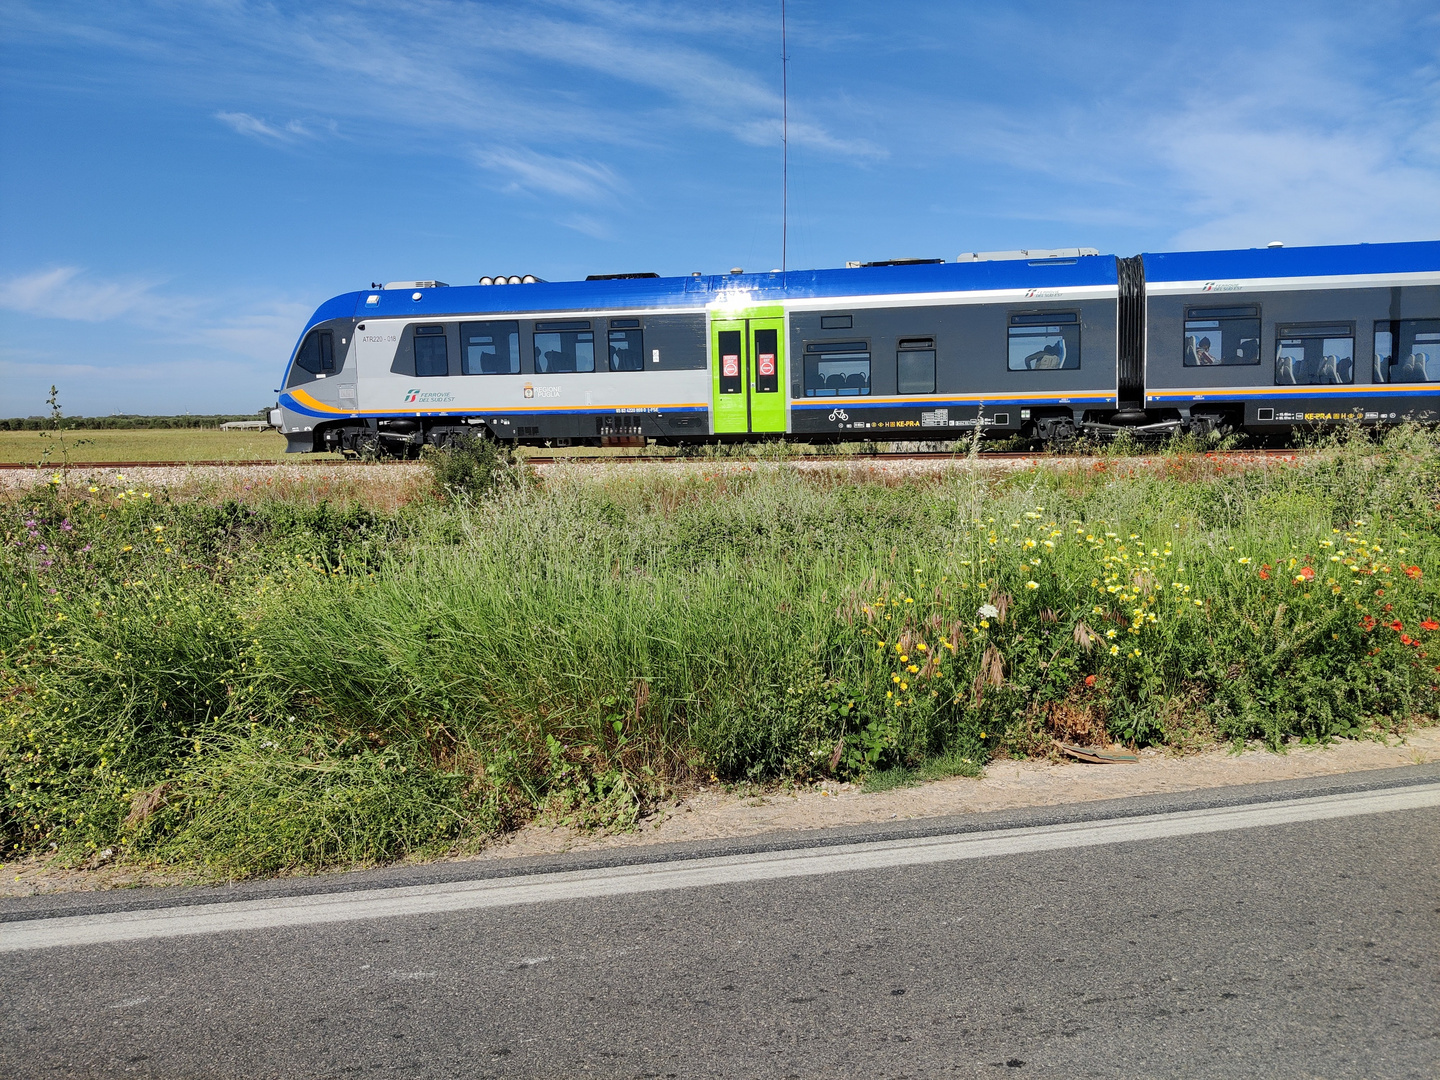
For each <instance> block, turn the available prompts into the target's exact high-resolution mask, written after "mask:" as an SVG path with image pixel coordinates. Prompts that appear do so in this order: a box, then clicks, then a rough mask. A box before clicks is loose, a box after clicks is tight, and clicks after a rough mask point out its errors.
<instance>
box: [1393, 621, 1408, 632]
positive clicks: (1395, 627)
mask: <svg viewBox="0 0 1440 1080" xmlns="http://www.w3.org/2000/svg"><path fill="white" fill-rule="evenodd" d="M1390 629H1391V630H1394V631H1395V632H1396V633H1397V634H1398V633H1399V632H1400V631H1401V630H1404V629H1405V624H1404V623H1402V622H1401V621H1400V620H1399V619H1396V620H1395V621H1394V622H1392V623H1391V624H1390Z"/></svg>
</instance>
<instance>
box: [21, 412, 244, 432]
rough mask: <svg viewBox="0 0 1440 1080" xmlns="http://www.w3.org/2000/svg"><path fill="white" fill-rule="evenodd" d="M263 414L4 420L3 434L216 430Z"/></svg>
mask: <svg viewBox="0 0 1440 1080" xmlns="http://www.w3.org/2000/svg"><path fill="white" fill-rule="evenodd" d="M267 411H268V410H265V409H262V410H260V412H259V413H244V414H237V415H228V414H227V415H214V416H201V415H198V414H197V415H194V416H130V415H125V416H62V417H58V418H53V417H49V416H23V417H12V418H11V419H9V420H0V431H55V430H57V429H58V430H60V431H108V430H115V429H120V428H214V427H219V426H220V425H221V424H228V423H230V422H232V421H235V420H255V419H257V418H258V419H262V420H263V419H264V418H265V413H266V412H267Z"/></svg>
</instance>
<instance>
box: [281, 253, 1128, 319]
mask: <svg viewBox="0 0 1440 1080" xmlns="http://www.w3.org/2000/svg"><path fill="white" fill-rule="evenodd" d="M1117 281H1118V278H1117V271H1116V264H1115V256H1113V255H1080V256H1077V257H1075V258H1073V259H1071V258H1060V259H1055V258H1050V259H1004V260H996V261H993V262H965V263H923V264H919V265H901V266H861V267H849V268H846V269H843V270H791V271H789V272H788V273H779V272H776V273H767V274H712V275H708V276H702V277H669V278H664V277H662V278H619V279H611V280H603V281H542V282H536V283H534V284H531V285H461V286H447V287H439V288H429V289H426V288H420V289H413V290H412V289H374V290H369V291H366V292H353V293H343V294H342V295H340V296H336V297H334V298H332V299H330V300H327V301H326V302H325V303H323V304H321V305H320V307H319V309H317V310H316V312H315V314H314V315H313V316H311V318H310V321H309V322H308V323H307V324H306V326H305V329H306V330H307V331H308V330H309V329H310V327H311V326H314V325H315V324H316V323H318V322H324V321H325V320H327V319H338V318H349V317H357V318H366V317H375V318H407V317H420V318H445V317H447V316H456V315H485V314H494V315H518V314H524V313H525V312H532V311H533V312H551V311H613V310H617V309H618V310H623V309H627V308H633V309H647V310H664V309H667V308H668V309H673V310H679V311H687V310H688V311H694V310H703V309H704V308H706V307H708V306H710V305H711V304H723V303H729V302H743V303H745V304H749V305H759V304H778V303H781V302H784V301H793V300H818V299H835V300H837V301H843V300H845V299H848V298H854V297H862V296H894V295H906V294H935V293H942V294H943V293H961V292H983V291H989V290H1014V289H1059V288H1067V287H1068V288H1074V287H1092V288H1093V287H1097V286H1099V287H1107V286H1108V287H1112V288H1114V287H1118V286H1117ZM417 296H418V297H419V299H415V297H417ZM372 297H374V298H375V299H374V301H373V302H371V298H372ZM302 336H303V335H302Z"/></svg>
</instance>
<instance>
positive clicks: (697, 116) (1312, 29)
mask: <svg viewBox="0 0 1440 1080" xmlns="http://www.w3.org/2000/svg"><path fill="white" fill-rule="evenodd" d="M788 10H789V30H790V34H789V51H790V56H791V63H790V150H791V153H790V231H789V235H790V242H789V253H788V265H789V266H790V267H791V268H802V267H812V266H836V265H843V264H844V262H845V260H847V259H862V260H869V259H882V258H895V257H913V256H923V257H931V258H938V257H943V258H945V259H947V260H948V259H953V258H954V257H955V255H956V253H957V252H960V251H972V250H986V249H997V248H1018V247H1061V246H1074V245H1088V246H1092V247H1097V248H1099V249H1100V250H1102V251H1113V252H1118V253H1121V254H1133V253H1135V252H1138V251H1142V250H1149V251H1164V250H1177V249H1193V248H1205V247H1252V246H1257V245H1263V244H1265V243H1267V242H1269V241H1271V240H1277V239H1278V240H1283V241H1284V242H1286V243H1287V244H1291V245H1297V244H1311V243H1349V242H1359V241H1371V242H1379V241H1388V240H1418V239H1435V238H1437V237H1440V11H1437V9H1436V8H1435V6H1434V4H1433V3H1393V4H1384V3H1380V4H1366V5H1352V4H1327V3H1294V4H1283V3H1282V4H1268V5H1259V4H1254V3H1246V4H1232V3H1223V2H1207V3H1184V2H1176V3H1171V4H1164V5H1162V4H1155V3H1144V4H1124V3H1103V4H1100V3H1096V4H1076V3H1071V4H1059V3H1055V4H1045V3H995V4H980V3H966V4H960V3H930V4H927V3H903V2H892V3H887V4H876V3H873V2H867V3H860V2H855V3H851V2H828V3H821V2H819V0H790V2H789V5H788ZM780 111H781V110H780V41H779V3H778V0H775V2H769V0H767V2H763V3H750V2H748V0H734V2H730V3H726V4H724V5H718V4H680V3H674V2H670V3H620V2H605V0H593V2H592V0H573V2H554V3H543V2H542V3H514V2H510V3H485V2H475V3H442V2H409V0H385V2H383V3H373V4H372V3H354V4H331V3H323V2H314V0H312V2H307V3H304V4H298V3H296V4H250V3H244V2H239V0H224V2H213V3H205V2H201V0H184V2H177V3H151V4H146V3H113V4H95V3H67V2H64V0H46V2H44V3H29V2H26V0H0V416H12V415H29V414H33V413H40V412H43V411H44V400H45V394H46V392H47V391H48V389H49V387H50V385H51V383H55V384H57V385H58V386H59V388H60V395H61V402H62V404H63V405H64V406H65V408H66V411H67V412H69V413H72V414H73V413H89V414H101V413H109V412H112V411H129V412H156V413H161V412H183V411H187V410H188V411H191V412H232V411H233V412H248V411H252V410H254V409H257V408H259V407H260V406H262V405H264V404H267V403H269V402H270V401H272V400H273V394H272V393H271V388H272V387H274V386H276V385H278V383H277V382H276V380H277V379H278V378H279V372H280V369H281V367H282V366H283V364H284V361H285V360H286V358H287V356H288V353H289V350H290V349H291V347H292V346H293V344H294V340H295V337H296V335H297V334H298V332H299V330H300V329H301V327H302V326H303V324H304V321H305V319H306V317H307V316H308V315H309V313H310V312H311V311H312V310H314V308H315V307H316V306H317V305H318V304H319V303H320V301H322V300H324V299H325V298H327V297H329V296H332V295H334V294H336V293H340V292H345V291H349V290H351V289H355V288H363V287H365V286H367V285H368V284H369V283H370V282H371V281H386V280H407V279H416V278H438V279H440V280H443V281H449V282H451V283H452V284H465V283H471V282H474V281H475V280H476V279H477V278H479V277H480V276H481V275H482V274H493V273H497V272H503V273H519V274H525V273H533V274H537V275H539V276H540V277H543V278H547V279H550V280H563V279H566V278H575V277H583V276H584V275H585V274H587V273H606V272H621V271H636V270H654V271H657V272H659V273H662V274H683V273H688V272H690V271H692V270H701V271H705V272H707V273H712V272H722V271H724V270H727V269H729V268H730V267H732V266H743V267H745V268H746V269H761V270H765V269H769V268H771V267H775V266H779V265H780V259H781V252H780V191H781V187H780Z"/></svg>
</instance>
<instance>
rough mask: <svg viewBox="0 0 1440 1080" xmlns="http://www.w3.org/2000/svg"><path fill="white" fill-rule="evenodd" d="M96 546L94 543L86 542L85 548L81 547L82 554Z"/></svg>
mask: <svg viewBox="0 0 1440 1080" xmlns="http://www.w3.org/2000/svg"><path fill="white" fill-rule="evenodd" d="M94 546H95V545H94V544H86V545H85V546H84V547H83V548H81V549H80V554H81V555H84V554H85V552H87V551H89V550H90V549H91V548H92V547H94Z"/></svg>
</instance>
